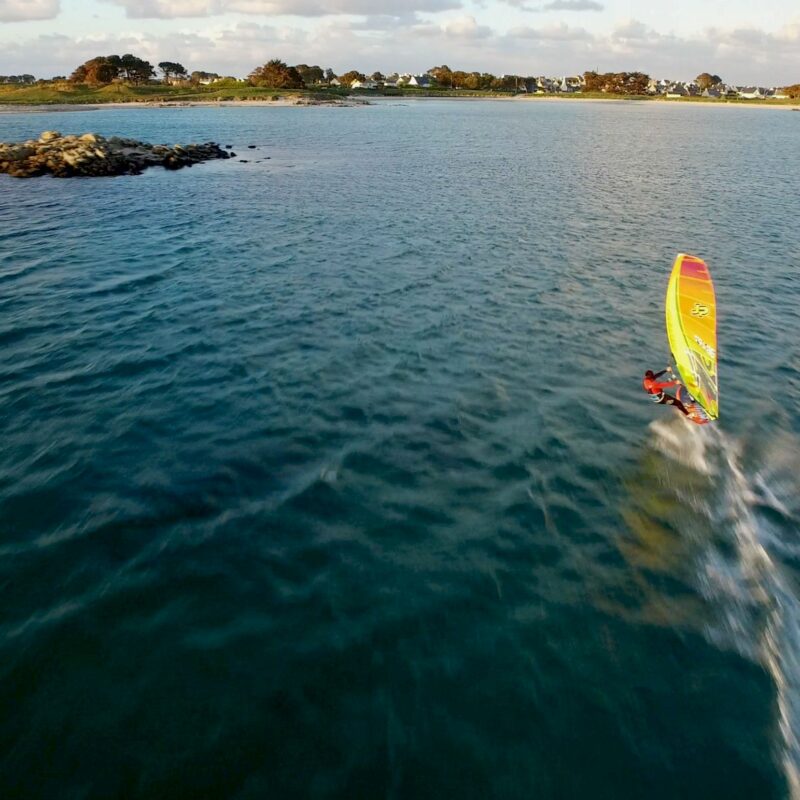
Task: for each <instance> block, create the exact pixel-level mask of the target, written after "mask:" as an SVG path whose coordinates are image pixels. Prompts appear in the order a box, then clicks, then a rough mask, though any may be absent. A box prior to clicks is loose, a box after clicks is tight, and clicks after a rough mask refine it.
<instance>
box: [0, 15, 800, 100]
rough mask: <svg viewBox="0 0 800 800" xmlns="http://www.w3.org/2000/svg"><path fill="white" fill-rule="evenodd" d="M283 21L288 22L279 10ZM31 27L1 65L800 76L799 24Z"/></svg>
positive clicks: (768, 79)
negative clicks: (122, 57) (116, 60)
mask: <svg viewBox="0 0 800 800" xmlns="http://www.w3.org/2000/svg"><path fill="white" fill-rule="evenodd" d="M281 22H282V23H285V21H281ZM143 27H144V30H142V31H139V32H136V31H133V32H131V31H128V32H125V33H117V34H109V33H106V34H100V35H84V36H78V37H73V36H65V35H59V34H50V35H46V36H37V37H33V38H23V37H16V38H12V37H11V36H6V37H5V41H4V42H3V43H2V45H0V73H2V74H12V75H16V74H21V73H26V72H28V73H32V74H34V75H37V76H41V77H50V76H51V75H58V74H60V75H64V74H69V73H70V72H72V70H73V69H75V67H76V66H77V65H78V64H81V63H82V62H84V61H86V60H87V59H89V58H92V57H93V56H97V55H102V54H108V53H135V54H137V55H139V56H141V57H143V58H146V59H147V60H148V61H150V62H151V63H154V64H157V63H158V62H159V61H164V60H169V61H179V62H180V63H182V64H184V65H185V66H186V67H188V68H189V69H190V70H195V69H204V70H208V71H212V72H218V73H220V74H225V75H238V76H244V75H247V74H248V73H249V72H250V71H251V70H252V69H253V68H254V67H255V66H257V65H259V64H263V63H265V62H266V61H267V60H269V59H270V58H280V59H282V60H284V61H287V62H288V63H290V64H297V63H307V64H311V63H314V64H320V65H321V66H322V67H328V66H330V67H332V68H333V69H334V71H337V72H338V71H345V70H348V69H354V68H357V69H359V70H361V71H364V72H367V73H371V72H373V71H374V70H376V69H379V70H380V71H381V72H384V73H388V72H393V71H395V70H397V71H399V72H404V71H408V72H420V71H423V70H425V69H427V68H429V67H430V66H431V64H433V63H439V64H442V63H446V64H449V65H450V66H451V67H452V68H453V69H463V70H466V71H472V70H477V71H479V72H483V71H489V72H493V73H494V74H498V75H499V74H502V73H512V74H522V75H555V76H558V75H565V74H567V75H568V74H574V73H576V72H582V71H584V70H586V69H598V70H599V71H601V72H618V71H621V70H631V71H632V70H640V71H642V72H646V73H648V74H649V75H652V76H653V77H655V78H672V79H676V80H686V79H690V78H693V77H694V76H695V75H698V74H699V73H701V72H712V73H716V74H718V75H721V76H722V78H723V79H724V80H726V81H730V82H733V83H740V84H744V83H747V84H753V83H757V84H760V85H772V84H778V85H786V84H791V83H796V82H797V80H798V78H800V47H798V43H800V25H798V24H791V25H787V26H784V27H783V28H782V29H780V30H777V31H764V30H760V29H758V28H741V27H739V28H730V29H721V28H720V29H710V30H707V31H704V32H703V33H701V34H697V35H695V36H691V37H679V36H676V35H675V34H672V33H662V32H660V31H658V30H657V29H653V28H651V27H649V26H647V25H644V24H643V23H642V22H640V21H638V20H626V21H623V22H620V23H619V24H618V25H617V26H616V27H615V28H614V29H613V30H611V31H610V32H605V33H597V34H592V33H591V32H589V31H588V30H586V29H585V28H583V27H580V26H571V25H567V24H564V23H562V24H558V25H552V26H545V25H542V26H527V27H518V28H514V29H512V30H510V31H508V32H499V31H497V30H494V29H493V27H492V26H489V25H487V24H483V20H482V19H481V17H480V16H479V15H477V14H476V15H475V16H474V17H473V16H472V15H470V14H458V13H454V14H450V15H448V14H445V15H443V17H440V18H436V19H435V21H430V20H425V18H422V19H420V18H418V17H417V16H415V15H413V14H408V15H406V16H405V17H403V18H395V17H392V16H391V15H380V14H377V15H375V16H371V17H364V18H362V19H355V20H354V19H350V18H348V17H346V16H328V17H325V18H322V19H319V20H315V21H313V22H309V21H305V20H303V21H298V22H297V23H291V24H289V23H285V24H270V23H268V22H266V21H262V20H255V19H251V21H249V22H238V23H234V22H228V21H225V23H224V24H220V22H219V21H218V20H216V21H214V20H209V21H207V22H206V23H201V22H195V23H193V24H192V26H191V29H190V30H188V31H186V30H183V31H180V32H175V31H171V32H167V31H159V32H153V31H152V30H150V29H149V26H143Z"/></svg>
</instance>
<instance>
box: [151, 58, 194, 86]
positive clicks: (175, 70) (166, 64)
mask: <svg viewBox="0 0 800 800" xmlns="http://www.w3.org/2000/svg"><path fill="white" fill-rule="evenodd" d="M158 68H159V69H160V70H161V72H162V73H163V74H164V80H165V81H166V82H167V83H169V80H170V78H179V79H186V78H188V77H189V75H188V73H187V72H186V67H184V66H183V64H179V63H178V62H177V61H161V62H159V64H158Z"/></svg>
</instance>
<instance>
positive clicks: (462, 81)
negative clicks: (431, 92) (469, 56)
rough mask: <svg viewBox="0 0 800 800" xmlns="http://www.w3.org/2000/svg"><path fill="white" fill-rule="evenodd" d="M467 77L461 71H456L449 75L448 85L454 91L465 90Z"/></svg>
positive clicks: (466, 74)
mask: <svg viewBox="0 0 800 800" xmlns="http://www.w3.org/2000/svg"><path fill="white" fill-rule="evenodd" d="M467 77H468V73H466V72H462V71H461V70H456V71H455V72H453V73H451V77H450V85H451V86H452V87H453V88H454V89H465V88H466V85H467Z"/></svg>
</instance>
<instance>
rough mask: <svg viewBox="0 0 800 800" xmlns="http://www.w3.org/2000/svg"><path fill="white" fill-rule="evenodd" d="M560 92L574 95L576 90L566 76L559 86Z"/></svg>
mask: <svg viewBox="0 0 800 800" xmlns="http://www.w3.org/2000/svg"><path fill="white" fill-rule="evenodd" d="M558 91H559V92H561V93H562V94H572V93H573V92H574V91H575V89H573V88H572V86H570V85H569V83H568V82H567V78H566V76H564V77H563V78H562V79H561V82H560V83H559V84H558Z"/></svg>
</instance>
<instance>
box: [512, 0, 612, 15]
mask: <svg viewBox="0 0 800 800" xmlns="http://www.w3.org/2000/svg"><path fill="white" fill-rule="evenodd" d="M505 2H506V3H508V5H510V6H514V7H515V8H519V9H520V10H521V11H533V12H536V13H539V12H544V11H602V10H603V9H604V8H605V6H604V5H603V4H602V3H598V2H596V0H551V2H549V3H545V4H544V5H538V6H532V5H529V4H528V0H505Z"/></svg>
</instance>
